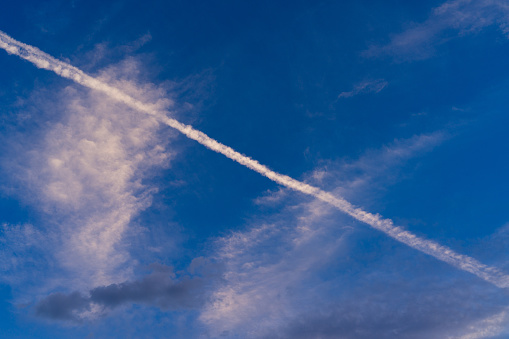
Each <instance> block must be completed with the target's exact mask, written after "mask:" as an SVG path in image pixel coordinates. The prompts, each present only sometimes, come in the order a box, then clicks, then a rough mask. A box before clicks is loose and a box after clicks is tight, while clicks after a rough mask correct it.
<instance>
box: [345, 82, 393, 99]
mask: <svg viewBox="0 0 509 339" xmlns="http://www.w3.org/2000/svg"><path fill="white" fill-rule="evenodd" d="M388 84H389V83H388V82H387V81H385V80H384V79H376V80H364V81H361V82H359V83H358V84H356V85H355V86H354V87H353V89H352V90H351V91H348V92H341V93H340V94H339V95H338V98H339V99H341V98H350V97H353V96H355V95H358V94H365V93H378V92H380V91H381V90H383V89H384V88H385V87H387V85H388Z"/></svg>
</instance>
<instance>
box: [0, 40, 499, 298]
mask: <svg viewBox="0 0 509 339" xmlns="http://www.w3.org/2000/svg"><path fill="white" fill-rule="evenodd" d="M0 48H3V49H5V50H6V51H7V52H8V53H9V54H14V55H17V56H19V57H21V58H23V59H25V60H28V61H30V62H31V63H33V64H34V65H35V66H37V67H38V68H43V69H47V70H50V71H53V72H55V73H56V74H58V75H60V76H62V77H64V78H68V79H71V80H73V81H74V82H76V83H78V84H81V85H83V86H86V87H89V88H91V89H95V90H98V91H101V92H104V93H106V94H107V95H108V96H109V97H111V98H113V99H115V100H118V101H120V102H123V103H124V104H126V105H127V106H129V107H131V108H134V109H136V110H139V111H142V112H145V113H148V114H151V115H153V116H155V117H157V119H158V120H159V121H161V122H163V123H165V124H167V125H168V126H171V127H173V128H175V129H177V130H179V131H180V132H182V133H183V134H185V135H186V136H187V137H188V138H190V139H193V140H196V141H198V142H199V143H200V144H202V145H204V146H205V147H207V148H209V149H211V150H213V151H215V152H217V153H221V154H223V155H224V156H226V157H228V158H230V159H232V160H234V161H236V162H238V163H239V164H241V165H244V166H246V167H248V168H250V169H252V170H253V171H255V172H258V173H260V174H261V175H263V176H265V177H267V178H269V179H270V180H272V181H275V182H277V183H278V184H280V185H283V186H286V187H288V188H291V189H293V190H296V191H299V192H302V193H305V194H308V195H311V196H314V197H315V198H318V199H320V200H322V201H325V202H327V203H329V204H331V205H332V206H334V207H337V208H338V209H339V210H341V211H343V212H344V213H346V214H348V215H350V216H352V217H353V218H355V219H357V220H359V221H362V222H364V223H366V224H368V225H370V226H371V227H373V228H375V229H377V230H379V231H382V232H384V233H385V234H387V235H389V236H390V237H392V238H394V239H396V240H397V241H399V242H402V243H404V244H406V245H408V246H410V247H412V248H415V249H416V250H419V251H421V252H423V253H426V254H429V255H431V256H433V257H435V258H437V259H439V260H441V261H444V262H446V263H448V264H451V265H452V266H455V267H457V268H459V269H461V270H463V271H467V272H470V273H473V274H475V275H476V276H478V277H479V278H481V279H483V280H485V281H487V282H490V283H492V284H494V285H496V286H498V287H501V288H505V287H509V276H508V275H506V274H505V273H503V272H501V271H500V270H498V269H497V268H495V267H490V266H486V265H484V264H482V263H480V262H479V261H477V260H475V259H473V258H471V257H468V256H466V255H462V254H459V253H456V252H454V251H453V250H451V249H450V248H448V247H445V246H442V245H440V244H438V243H436V242H434V241H431V240H427V239H422V238H419V237H417V236H415V235H414V234H412V233H410V232H408V231H405V230H404V229H402V228H400V227H398V226H394V223H393V222H392V220H390V219H384V218H382V217H381V216H380V215H378V214H372V213H369V212H366V211H363V210H362V209H360V208H357V207H355V206H353V205H352V204H351V203H349V202H348V201H346V200H345V199H343V198H340V197H336V196H334V195H332V194H331V193H328V192H325V191H322V190H321V189H319V188H317V187H313V186H311V185H308V184H305V183H303V182H300V181H298V180H296V179H293V178H290V177H289V176H286V175H283V174H279V173H277V172H274V171H272V170H270V169H269V168H267V167H266V166H264V165H262V164H260V163H259V162H258V161H256V160H253V159H251V158H249V157H247V156H245V155H243V154H241V153H239V152H237V151H235V150H234V149H232V148H231V147H228V146H226V145H223V144H221V143H220V142H218V141H216V140H214V139H212V138H210V137H209V136H207V135H206V134H205V133H203V132H200V131H198V130H196V129H194V128H193V127H192V126H189V125H185V124H183V123H181V122H179V121H177V120H175V119H172V118H169V117H168V116H166V114H165V113H164V112H160V111H159V110H158V109H157V107H156V106H155V105H150V104H146V103H143V102H141V101H139V100H136V99H134V98H133V97H131V96H129V95H128V94H126V93H124V92H122V91H121V90H119V89H117V88H115V87H112V86H110V85H108V84H107V83H104V82H102V81H100V80H98V79H96V78H93V77H91V76H90V75H88V74H85V73H84V72H83V71H81V70H80V69H78V68H76V67H74V66H71V65H69V64H67V63H65V62H63V61H60V60H57V59H55V58H53V57H52V56H50V55H48V54H46V53H44V52H43V51H41V50H39V49H38V48H36V47H33V46H30V45H26V44H24V43H22V42H19V41H17V40H14V39H13V38H11V37H10V36H8V35H7V34H5V33H4V32H2V31H0Z"/></svg>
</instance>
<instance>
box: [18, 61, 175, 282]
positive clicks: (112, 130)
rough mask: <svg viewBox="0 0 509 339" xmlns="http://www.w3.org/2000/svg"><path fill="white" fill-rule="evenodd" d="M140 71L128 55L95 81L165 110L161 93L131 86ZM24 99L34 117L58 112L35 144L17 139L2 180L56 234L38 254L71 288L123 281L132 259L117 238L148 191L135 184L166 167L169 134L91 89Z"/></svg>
mask: <svg viewBox="0 0 509 339" xmlns="http://www.w3.org/2000/svg"><path fill="white" fill-rule="evenodd" d="M140 71H141V70H140V65H139V63H138V62H137V61H136V60H135V59H132V58H130V59H126V60H124V61H123V62H121V63H119V64H117V65H113V66H110V67H109V68H107V69H104V70H103V71H102V72H101V78H103V79H108V81H109V82H110V83H115V85H116V86H117V87H118V88H122V90H124V91H126V92H128V93H130V94H131V95H133V96H135V97H143V98H145V99H148V100H151V101H153V102H157V105H158V106H160V107H169V105H171V104H172V102H171V100H168V99H165V98H166V97H168V93H167V91H166V90H164V89H163V88H156V87H155V86H153V85H140V84H139V83H137V82H136V77H137V75H138V74H139V73H140ZM41 95H46V96H47V97H46V98H41ZM32 97H37V98H38V99H37V103H36V104H37V106H38V107H37V109H38V111H39V114H41V115H46V116H47V117H48V119H50V118H49V117H51V116H53V117H54V116H55V114H54V113H53V112H59V114H58V115H57V116H59V118H58V119H57V121H54V120H50V121H48V122H46V123H45V124H44V125H41V126H39V127H41V128H44V129H45V131H39V132H38V133H40V134H41V137H40V139H39V138H33V137H30V135H28V134H27V135H25V137H26V138H27V139H25V140H24V141H23V143H22V145H18V147H19V148H21V149H20V152H18V154H16V158H11V159H9V162H10V163H16V162H17V163H18V166H16V167H12V166H11V172H10V173H9V175H10V176H11V177H17V180H18V181H19V182H20V185H21V186H23V187H24V189H23V192H25V193H26V196H25V197H24V199H25V200H26V201H29V202H30V203H31V204H32V205H35V206H37V207H38V208H40V209H41V210H42V211H44V213H45V215H46V216H47V218H48V220H49V221H50V223H53V224H56V226H54V227H56V228H57V229H58V230H59V231H58V233H60V236H59V237H58V239H49V238H48V239H47V241H48V243H47V244H46V245H45V246H46V251H49V252H50V253H51V255H53V256H54V257H55V258H56V259H57V263H58V264H57V266H60V267H61V268H64V269H65V270H66V271H67V274H65V275H63V277H64V276H65V278H64V279H71V281H72V283H70V284H69V285H72V287H73V288H76V287H78V288H89V287H91V286H96V285H99V284H102V285H104V284H109V283H113V282H119V281H124V280H125V279H127V278H129V277H130V274H131V273H130V272H131V269H132V260H133V259H131V258H130V256H129V249H128V248H127V247H126V244H124V242H123V237H124V235H125V232H126V231H127V230H128V228H129V226H130V222H131V220H132V218H133V217H134V216H136V215H137V213H138V212H140V211H141V210H143V209H145V208H146V207H147V206H148V205H149V204H150V196H151V193H152V192H153V191H154V190H155V188H154V187H149V186H146V185H144V184H142V180H143V178H144V177H145V176H146V175H147V171H149V170H150V169H152V168H155V167H167V166H168V165H169V161H170V159H171V158H172V156H173V151H172V150H171V149H170V148H169V147H168V145H169V141H170V140H171V138H172V137H173V136H174V135H175V134H173V133H166V134H165V138H160V135H159V132H158V131H159V128H160V125H159V123H158V122H157V121H156V119H155V118H154V117H151V116H149V115H140V114H139V113H138V112H137V111H134V110H132V109H130V108H126V107H124V106H121V105H118V103H116V102H115V101H114V100H112V99H110V98H109V97H107V96H104V95H103V94H101V93H98V92H94V91H87V90H82V89H76V88H75V87H73V86H69V87H66V88H64V89H63V90H62V91H61V92H55V93H51V94H48V93H47V92H43V93H40V94H39V93H34V94H33V95H32ZM29 103H30V99H28V100H27V104H29ZM28 133H30V132H28ZM18 138H19V136H18ZM10 142H12V143H16V142H17V141H16V140H11V141H10ZM14 171H15V172H14ZM46 237H49V234H46ZM57 244H58V245H57Z"/></svg>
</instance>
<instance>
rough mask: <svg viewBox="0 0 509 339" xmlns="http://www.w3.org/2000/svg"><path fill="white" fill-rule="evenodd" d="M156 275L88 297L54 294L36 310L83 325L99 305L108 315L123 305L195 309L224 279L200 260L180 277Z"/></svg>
mask: <svg viewBox="0 0 509 339" xmlns="http://www.w3.org/2000/svg"><path fill="white" fill-rule="evenodd" d="M151 268H152V273H151V274H149V275H148V276H146V277H144V278H142V279H140V280H135V281H128V282H124V283H120V284H111V285H108V286H99V287H95V288H93V289H92V290H90V291H89V293H88V294H89V295H88V296H84V295H82V294H81V293H79V292H72V293H70V294H64V293H53V294H51V295H49V296H47V297H46V298H44V299H42V300H41V301H39V302H38V303H37V305H36V306H35V311H36V314H37V315H38V316H41V317H44V318H49V319H53V320H74V321H79V320H80V319H81V314H82V313H83V312H85V311H88V310H91V306H92V305H97V306H99V307H100V308H101V310H102V312H107V311H109V310H111V309H114V308H116V307H118V306H120V305H123V304H128V303H137V304H145V305H152V306H157V307H159V308H161V309H167V310H182V309H195V308H199V307H201V306H202V305H203V304H204V303H205V301H206V300H207V295H208V291H209V290H210V288H211V287H212V286H213V285H214V284H215V282H216V281H217V280H218V279H219V277H220V272H221V269H220V266H219V265H217V264H212V263H210V261H208V260H206V259H203V258H198V259H195V260H193V262H192V263H191V265H190V267H189V269H188V271H189V273H185V272H179V273H180V274H178V275H177V274H176V273H175V272H174V271H173V269H172V268H171V267H168V266H164V265H159V264H153V265H151Z"/></svg>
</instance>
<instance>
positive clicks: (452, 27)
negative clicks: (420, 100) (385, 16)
mask: <svg viewBox="0 0 509 339" xmlns="http://www.w3.org/2000/svg"><path fill="white" fill-rule="evenodd" d="M493 25H496V26H498V27H499V28H500V30H501V31H502V32H503V33H504V34H505V35H507V36H509V4H508V3H507V1H496V0H478V1H474V0H452V1H447V2H445V3H443V4H442V5H441V6H439V7H437V8H434V9H433V10H432V12H431V14H430V16H429V17H428V19H427V20H426V21H424V22H423V23H419V24H412V25H411V26H410V28H408V29H407V30H405V31H403V32H402V33H399V34H395V35H394V36H392V38H391V41H390V42H389V43H388V44H386V45H382V46H380V45H373V46H371V47H370V48H369V49H368V50H367V51H366V52H365V53H364V54H365V56H380V55H392V56H394V57H396V58H398V59H402V60H406V59H425V58H428V57H430V56H431V55H432V54H433V52H434V46H436V45H439V44H442V43H444V42H446V41H447V40H449V39H451V38H452V37H456V36H464V35H467V34H472V33H476V32H479V31H481V30H482V29H484V28H486V27H488V26H493Z"/></svg>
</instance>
